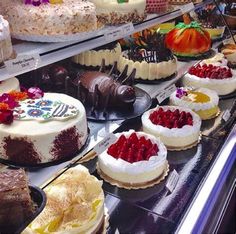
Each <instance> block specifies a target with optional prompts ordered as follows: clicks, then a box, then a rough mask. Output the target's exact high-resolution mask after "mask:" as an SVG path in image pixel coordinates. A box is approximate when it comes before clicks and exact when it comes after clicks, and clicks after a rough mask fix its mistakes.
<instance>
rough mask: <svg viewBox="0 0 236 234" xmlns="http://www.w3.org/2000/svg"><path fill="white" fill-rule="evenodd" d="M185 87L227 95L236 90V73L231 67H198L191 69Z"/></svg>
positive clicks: (186, 76) (184, 83)
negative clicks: (205, 89)
mask: <svg viewBox="0 0 236 234" xmlns="http://www.w3.org/2000/svg"><path fill="white" fill-rule="evenodd" d="M183 85H184V86H189V87H195V88H201V87H204V88H208V89H212V90H215V91H216V92H217V94H218V95H227V94H230V93H232V92H234V91H235V90H236V71H234V70H232V69H230V68H229V67H226V66H224V67H222V66H214V65H211V64H210V65H206V64H204V65H200V64H199V65H197V66H196V67H194V66H193V67H191V68H190V69H189V72H188V73H187V74H186V75H185V76H184V78H183Z"/></svg>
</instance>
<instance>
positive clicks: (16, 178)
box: [0, 169, 34, 233]
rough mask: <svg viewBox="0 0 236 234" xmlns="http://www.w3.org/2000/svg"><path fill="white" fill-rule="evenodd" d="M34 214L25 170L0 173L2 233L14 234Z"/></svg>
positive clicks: (10, 170)
mask: <svg viewBox="0 0 236 234" xmlns="http://www.w3.org/2000/svg"><path fill="white" fill-rule="evenodd" d="M33 212H34V206H33V202H32V200H31V197H30V190H29V187H28V180H27V177H26V174H25V171H24V170H23V169H5V170H3V171H1V172H0V233H13V232H15V230H16V229H17V227H19V226H20V225H22V224H23V223H24V222H25V221H26V220H27V219H28V218H29V217H30V216H31V215H32V214H33Z"/></svg>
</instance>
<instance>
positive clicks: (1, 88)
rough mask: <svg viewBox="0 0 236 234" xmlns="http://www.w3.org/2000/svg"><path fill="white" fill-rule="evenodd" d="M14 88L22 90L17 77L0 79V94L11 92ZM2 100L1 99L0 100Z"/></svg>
mask: <svg viewBox="0 0 236 234" xmlns="http://www.w3.org/2000/svg"><path fill="white" fill-rule="evenodd" d="M13 90H16V91H19V90H20V83H19V80H18V79H17V78H16V77H12V78H9V79H7V80H3V81H0V95H2V94H4V93H8V92H11V91H13ZM0 102H1V101H0Z"/></svg>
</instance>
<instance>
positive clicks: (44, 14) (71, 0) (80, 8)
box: [4, 0, 97, 37]
mask: <svg viewBox="0 0 236 234" xmlns="http://www.w3.org/2000/svg"><path fill="white" fill-rule="evenodd" d="M4 11H5V16H6V19H7V20H8V21H9V23H10V29H11V33H12V35H13V36H16V37H17V36H30V35H35V36H37V35H46V36H47V35H51V36H53V35H68V36H69V35H73V34H76V33H81V32H88V31H92V30H96V29H97V18H96V12H95V6H94V4H93V3H91V2H89V1H85V0H64V1H63V0H13V1H9V3H8V4H7V6H5V10H4Z"/></svg>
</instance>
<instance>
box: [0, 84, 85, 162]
mask: <svg viewBox="0 0 236 234" xmlns="http://www.w3.org/2000/svg"><path fill="white" fill-rule="evenodd" d="M31 89H32V88H31ZM25 95H26V93H25V92H12V93H9V94H3V95H2V96H1V97H0V100H1V103H0V123H2V124H0V157H1V158H3V159H6V160H10V161H12V162H15V163H18V164H24V165H36V164H39V163H46V162H52V161H55V160H66V159H69V158H71V157H73V156H75V155H76V153H78V151H79V150H80V149H81V148H82V146H83V145H84V144H85V142H86V139H87V136H88V130H87V128H88V127H87V120H86V113H85V109H84V106H83V105H82V104H81V102H80V101H78V100H77V99H74V98H72V97H70V96H67V95H65V94H58V93H45V94H44V97H40V98H37V95H38V94H37V92H36V93H35V94H34V93H33V96H34V97H33V98H30V97H29V95H28V97H27V99H25V100H22V101H17V100H19V98H20V97H22V96H23V97H24V96H25ZM41 96H42V95H41ZM35 98H36V99H35Z"/></svg>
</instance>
